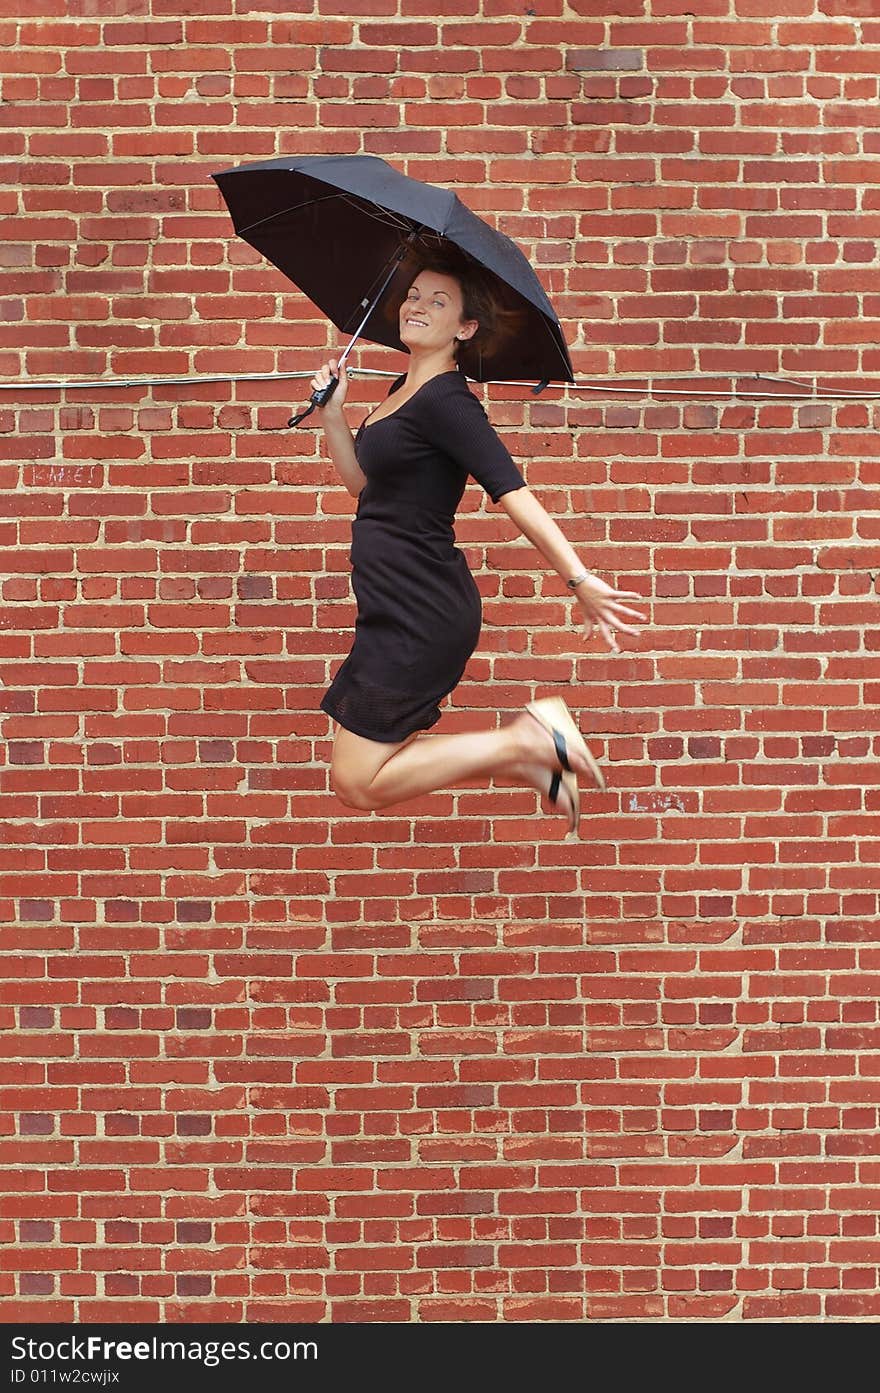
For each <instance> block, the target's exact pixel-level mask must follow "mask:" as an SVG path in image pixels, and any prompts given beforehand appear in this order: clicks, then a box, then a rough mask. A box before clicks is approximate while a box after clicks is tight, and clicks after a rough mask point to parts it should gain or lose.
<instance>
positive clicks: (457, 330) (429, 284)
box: [400, 271, 479, 352]
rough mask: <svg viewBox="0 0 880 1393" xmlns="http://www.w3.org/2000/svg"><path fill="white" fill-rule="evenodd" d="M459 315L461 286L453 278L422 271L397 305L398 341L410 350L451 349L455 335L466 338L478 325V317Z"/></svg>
mask: <svg viewBox="0 0 880 1393" xmlns="http://www.w3.org/2000/svg"><path fill="white" fill-rule="evenodd" d="M462 315H463V304H462V295H461V286H460V285H459V283H458V281H457V280H456V279H455V277H454V276H444V275H441V274H440V272H439V271H422V272H420V273H419V275H418V276H416V278H415V280H414V281H413V283H412V285H411V286H410V288H409V291H408V293H407V297H406V299H405V300H404V302H403V304H402V305H401V307H400V341H401V343H403V344H405V345H406V347H407V348H409V349H410V351H411V352H412V351H413V350H414V349H415V350H418V351H420V352H436V351H438V350H440V349H448V350H449V351H450V352H452V350H453V348H454V347H455V340H456V338H458V339H469V338H471V337H472V335H473V334H475V333H476V331H477V329H478V328H479V321H478V320H476V319H468V320H465V319H463V318H462Z"/></svg>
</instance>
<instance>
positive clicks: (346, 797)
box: [330, 764, 376, 812]
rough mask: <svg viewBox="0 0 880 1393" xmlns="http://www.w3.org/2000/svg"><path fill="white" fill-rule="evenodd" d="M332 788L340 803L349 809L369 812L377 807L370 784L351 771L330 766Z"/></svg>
mask: <svg viewBox="0 0 880 1393" xmlns="http://www.w3.org/2000/svg"><path fill="white" fill-rule="evenodd" d="M330 787H331V788H332V790H333V792H334V793H335V794H336V797H337V798H338V799H339V801H340V803H344V804H345V806H346V807H347V808H360V809H362V810H363V811H365V812H369V811H370V810H371V809H373V808H374V807H375V806H376V803H375V799H374V798H373V797H372V796H371V794H370V787H369V784H367V783H364V781H363V780H362V779H359V778H358V777H357V776H356V775H353V774H352V772H351V771H347V770H343V769H340V768H338V767H336V766H335V765H333V764H331V766H330Z"/></svg>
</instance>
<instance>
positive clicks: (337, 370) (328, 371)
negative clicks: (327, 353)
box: [312, 358, 348, 415]
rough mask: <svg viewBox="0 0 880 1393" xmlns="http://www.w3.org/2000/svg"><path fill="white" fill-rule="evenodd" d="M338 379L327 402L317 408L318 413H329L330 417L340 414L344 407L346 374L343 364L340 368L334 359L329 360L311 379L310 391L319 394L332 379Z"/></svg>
mask: <svg viewBox="0 0 880 1393" xmlns="http://www.w3.org/2000/svg"><path fill="white" fill-rule="evenodd" d="M334 377H336V378H338V379H339V381H338V383H337V386H336V389H335V391H334V393H333V395H332V397H331V398H330V400H329V401H328V402H327V404H326V406H322V407H319V408H318V410H319V411H326V412H329V413H330V414H331V415H336V414H341V412H342V408H343V406H344V405H345V398H346V396H347V395H348V373H347V372H346V370H345V364H344V363H343V364H342V366H341V367H340V366H339V364H338V363H337V361H336V359H335V358H331V359H330V361H329V363H325V364H324V366H323V367H321V368H319V369H318V371H317V372H316V373H315V375H314V377H313V378H312V391H313V392H319V391H320V390H321V388H322V387H326V386H327V385H328V384H329V383H330V382H332V381H333V378H334Z"/></svg>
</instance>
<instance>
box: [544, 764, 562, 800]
mask: <svg viewBox="0 0 880 1393" xmlns="http://www.w3.org/2000/svg"><path fill="white" fill-rule="evenodd" d="M561 781H562V771H561V770H559V769H555V770H554V771H553V778H552V779H551V780H550V792H549V793H548V795H547V797H548V798H549V799H550V802H551V803H555V802H556V800H557V799H558V797H559V785H560V783H561Z"/></svg>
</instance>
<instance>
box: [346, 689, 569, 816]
mask: <svg viewBox="0 0 880 1393" xmlns="http://www.w3.org/2000/svg"><path fill="white" fill-rule="evenodd" d="M568 753H569V759H570V761H571V765H572V768H573V769H575V770H576V771H577V772H579V773H583V774H586V775H588V777H589V766H588V765H587V762H586V760H585V759H584V758H583V756H582V755H581V754H580V753H579V751H577V750H573V749H569V752H568ZM558 767H559V762H558V759H557V756H556V749H555V746H554V744H553V739H552V737H551V735H550V734H549V732H548V731H547V730H545V728H544V727H543V726H542V725H541V723H540V722H539V721H536V720H535V718H534V717H533V716H530V715H528V713H523V715H521V716H518V717H517V718H516V720H514V721H513V722H511V724H510V725H508V726H504V727H503V728H502V729H501V730H487V731H476V732H474V733H470V732H468V733H466V734H461V735H417V736H411V737H410V739H409V740H405V741H402V742H401V743H399V744H393V745H392V744H385V743H383V742H381V741H377V740H365V739H364V738H363V737H362V736H360V735H353V734H352V733H351V731H348V730H345V729H343V728H340V729H339V730H338V731H337V733H336V739H335V742H334V745H333V762H332V764H331V768H330V777H331V781H332V783H333V788H334V790H335V792H336V793H337V795H338V796H339V798H341V799H342V801H343V802H344V803H347V804H349V806H351V807H355V808H366V809H379V808H387V807H390V806H391V805H392V804H396V803H401V802H403V801H404V800H405V799H407V798H416V797H418V796H419V795H420V794H422V793H433V792H434V791H435V790H436V789H440V788H451V787H453V786H454V785H456V784H460V783H466V782H468V781H469V780H471V779H487V778H491V777H492V775H495V774H499V775H503V776H505V777H507V778H510V779H512V780H517V779H519V780H521V781H522V782H523V783H525V784H527V785H529V786H530V787H532V788H536V789H538V790H539V791H541V792H543V793H544V794H546V793H547V789H548V787H549V783H550V778H549V772H548V771H552V770H554V769H557V768H558ZM566 799H567V794H566V792H565V791H564V790H563V791H561V792H560V802H559V808H560V810H561V811H565V812H568V813H569V821H571V814H572V813H573V809H572V808H571V806H570V804H568V803H567V802H566Z"/></svg>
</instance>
